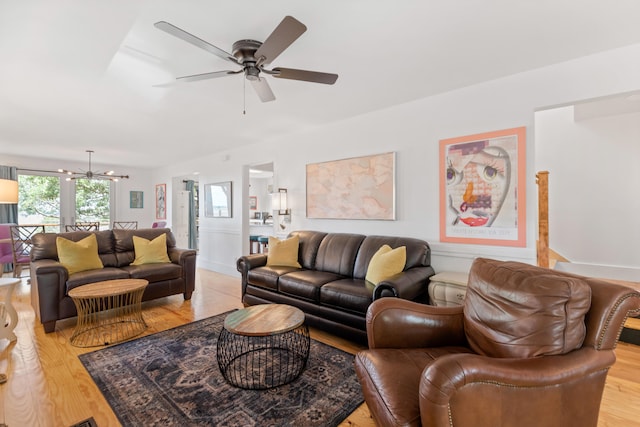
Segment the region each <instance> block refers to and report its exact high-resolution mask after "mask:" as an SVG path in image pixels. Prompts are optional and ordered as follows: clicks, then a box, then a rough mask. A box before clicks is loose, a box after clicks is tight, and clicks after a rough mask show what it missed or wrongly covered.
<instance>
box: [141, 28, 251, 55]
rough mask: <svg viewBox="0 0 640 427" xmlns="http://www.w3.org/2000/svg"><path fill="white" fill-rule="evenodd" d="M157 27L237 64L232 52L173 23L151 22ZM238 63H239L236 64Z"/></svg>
mask: <svg viewBox="0 0 640 427" xmlns="http://www.w3.org/2000/svg"><path fill="white" fill-rule="evenodd" d="M153 25H154V26H155V27H156V28H157V29H159V30H162V31H164V32H165V33H168V34H171V35H172V36H175V37H178V38H179V39H182V40H184V41H186V42H187V43H191V44H192V45H194V46H197V47H199V48H200V49H204V50H206V51H207V52H209V53H213V54H214V55H216V56H218V57H220V58H222V59H225V60H227V61H229V62H233V63H234V64H238V61H237V60H236V58H234V56H233V55H232V54H230V53H229V52H225V51H224V50H222V49H220V48H219V47H216V46H214V45H212V44H211V43H209V42H206V41H204V40H202V39H201V38H199V37H196V36H194V35H193V34H190V33H187V32H186V31H185V30H183V29H181V28H178V27H176V26H175V25H173V24H170V23H168V22H166V21H159V22H156V23H155V24H153ZM238 65H240V64H238Z"/></svg>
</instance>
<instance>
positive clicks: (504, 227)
mask: <svg viewBox="0 0 640 427" xmlns="http://www.w3.org/2000/svg"><path fill="white" fill-rule="evenodd" d="M525 140H526V127H517V128H512V129H503V130H498V131H493V132H486V133H480V134H475V135H467V136H462V137H457V138H449V139H443V140H441V141H440V156H439V173H440V241H442V242H450V243H470V244H480V245H495V246H513V247H524V246H526V151H525V150H526V144H525Z"/></svg>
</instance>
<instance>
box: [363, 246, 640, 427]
mask: <svg viewBox="0 0 640 427" xmlns="http://www.w3.org/2000/svg"><path fill="white" fill-rule="evenodd" d="M639 312H640V294H639V293H638V292H636V291H634V290H633V289H631V288H628V287H625V286H621V285H616V284H612V283H608V282H605V281H602V280H597V279H591V278H584V277H580V276H573V275H569V274H564V273H560V272H555V271H552V270H548V269H544V268H540V267H535V266H531V265H528V264H522V263H517V262H501V261H494V260H487V259H478V260H476V261H475V262H474V264H473V266H472V268H471V272H470V276H469V284H468V290H467V296H466V299H465V303H464V306H459V307H433V306H426V305H420V304H415V303H412V302H410V301H403V300H398V299H392V298H385V299H383V300H380V301H375V302H374V303H373V304H372V305H371V307H370V308H369V312H368V313H367V331H368V333H369V335H368V338H369V350H365V351H362V352H360V353H358V354H357V355H356V361H355V364H356V372H357V374H358V377H359V379H360V383H361V385H362V389H363V394H364V396H365V400H366V402H367V405H368V407H369V409H370V411H371V414H372V415H373V417H374V418H375V420H376V422H377V423H378V425H380V426H420V425H422V426H455V427H471V426H473V427H482V426H492V427H493V426H517V427H538V426H545V427H564V426H580V427H589V426H591V427H596V425H597V423H598V413H599V410H600V402H601V399H602V392H603V390H604V384H605V380H606V376H607V372H608V369H609V368H610V367H611V366H612V365H613V364H614V362H615V360H616V357H615V353H614V349H615V346H616V343H617V341H618V338H619V335H620V331H621V330H622V326H623V324H624V322H625V320H626V318H627V316H628V315H629V314H637V313H639Z"/></svg>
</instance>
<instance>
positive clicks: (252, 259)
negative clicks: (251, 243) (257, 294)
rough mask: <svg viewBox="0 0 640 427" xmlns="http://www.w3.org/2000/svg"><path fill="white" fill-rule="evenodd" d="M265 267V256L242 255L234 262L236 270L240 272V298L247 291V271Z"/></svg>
mask: <svg viewBox="0 0 640 427" xmlns="http://www.w3.org/2000/svg"><path fill="white" fill-rule="evenodd" d="M265 265H267V254H253V255H244V256H241V257H240V258H238V260H237V261H236V269H237V270H238V272H240V275H241V276H242V278H241V282H240V284H241V286H242V296H243V297H244V294H245V293H246V291H247V277H248V275H249V270H251V269H254V268H258V267H263V266H265Z"/></svg>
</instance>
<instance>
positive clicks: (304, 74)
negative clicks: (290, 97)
mask: <svg viewBox="0 0 640 427" xmlns="http://www.w3.org/2000/svg"><path fill="white" fill-rule="evenodd" d="M273 71H274V74H273V77H276V78H278V79H290V80H303V81H305V82H312V83H323V84H326V85H332V84H334V83H335V82H336V80H338V75H337V74H330V73H321V72H318V71H307V70H296V69H293V68H274V69H273Z"/></svg>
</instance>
